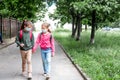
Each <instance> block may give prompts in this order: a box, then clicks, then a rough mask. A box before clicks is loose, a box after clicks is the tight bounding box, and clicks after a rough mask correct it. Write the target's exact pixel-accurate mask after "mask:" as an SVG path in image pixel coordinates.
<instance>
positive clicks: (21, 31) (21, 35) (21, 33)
mask: <svg viewBox="0 0 120 80" xmlns="http://www.w3.org/2000/svg"><path fill="white" fill-rule="evenodd" d="M29 34H30V40H32V31H30V32H29ZM19 37H20V40H21V39H22V37H23V30H20V36H19Z"/></svg>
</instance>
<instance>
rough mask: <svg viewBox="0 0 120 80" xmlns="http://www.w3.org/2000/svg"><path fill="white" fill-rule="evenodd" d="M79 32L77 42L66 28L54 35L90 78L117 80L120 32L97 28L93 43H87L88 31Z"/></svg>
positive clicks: (119, 76)
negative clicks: (79, 36)
mask: <svg viewBox="0 0 120 80" xmlns="http://www.w3.org/2000/svg"><path fill="white" fill-rule="evenodd" d="M81 34H82V35H81V36H82V38H81V41H78V42H76V41H75V40H74V39H73V38H71V37H70V31H68V30H57V31H56V32H55V34H54V36H55V39H56V40H57V41H59V42H60V43H61V44H62V45H63V47H64V48H65V50H66V51H67V52H68V54H69V55H70V56H71V57H72V58H73V60H74V62H75V63H76V64H78V65H79V66H80V67H81V68H82V69H83V71H84V72H85V73H86V74H87V75H88V76H89V77H90V78H91V80H119V79H120V75H119V74H120V67H119V66H120V60H119V59H120V47H119V45H120V41H119V40H120V37H119V35H120V33H119V32H105V31H100V30H99V31H97V32H96V42H97V43H95V44H94V45H88V43H87V42H89V35H90V32H89V31H83V32H82V33H81Z"/></svg>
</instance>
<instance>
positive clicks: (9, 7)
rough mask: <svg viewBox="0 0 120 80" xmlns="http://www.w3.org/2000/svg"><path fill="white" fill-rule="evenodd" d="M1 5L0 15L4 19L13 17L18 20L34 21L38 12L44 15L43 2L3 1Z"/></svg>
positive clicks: (25, 0)
mask: <svg viewBox="0 0 120 80" xmlns="http://www.w3.org/2000/svg"><path fill="white" fill-rule="evenodd" d="M1 3H2V4H0V6H2V7H1V8H0V13H1V14H2V15H3V16H4V17H14V18H17V19H19V20H23V19H30V20H33V19H36V18H37V16H36V14H37V13H38V12H39V13H44V12H43V11H44V10H45V4H44V2H43V0H40V1H38V0H31V1H29V0H24V1H21V0H3V1H1Z"/></svg>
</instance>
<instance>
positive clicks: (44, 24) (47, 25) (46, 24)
mask: <svg viewBox="0 0 120 80" xmlns="http://www.w3.org/2000/svg"><path fill="white" fill-rule="evenodd" d="M42 26H45V27H46V28H47V29H48V32H49V33H51V30H50V29H49V27H50V24H49V23H47V22H44V23H43V24H42Z"/></svg>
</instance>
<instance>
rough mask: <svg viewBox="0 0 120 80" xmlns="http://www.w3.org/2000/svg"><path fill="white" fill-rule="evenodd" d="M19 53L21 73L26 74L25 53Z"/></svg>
mask: <svg viewBox="0 0 120 80" xmlns="http://www.w3.org/2000/svg"><path fill="white" fill-rule="evenodd" d="M20 52H21V58H22V72H23V73H24V72H26V53H25V51H22V50H21V51H20Z"/></svg>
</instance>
